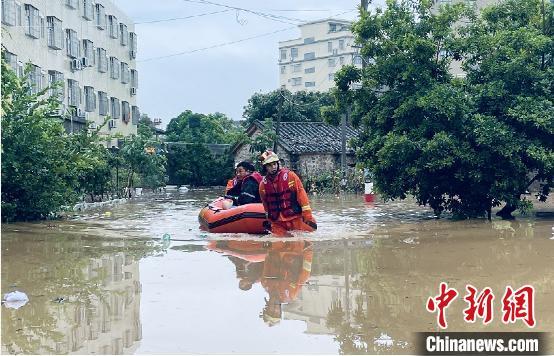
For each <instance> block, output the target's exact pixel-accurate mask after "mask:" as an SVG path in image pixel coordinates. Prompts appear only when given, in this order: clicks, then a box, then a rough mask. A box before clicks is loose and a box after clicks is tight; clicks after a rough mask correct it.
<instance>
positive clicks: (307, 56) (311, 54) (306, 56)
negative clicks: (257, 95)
mask: <svg viewBox="0 0 554 356" xmlns="http://www.w3.org/2000/svg"><path fill="white" fill-rule="evenodd" d="M314 58H315V52H308V53H304V59H314Z"/></svg>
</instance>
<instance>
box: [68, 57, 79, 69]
mask: <svg viewBox="0 0 554 356" xmlns="http://www.w3.org/2000/svg"><path fill="white" fill-rule="evenodd" d="M70 66H71V70H72V71H76V70H81V68H82V67H81V61H80V60H78V59H76V58H75V59H72V60H71V63H70Z"/></svg>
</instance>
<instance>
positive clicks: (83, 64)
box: [81, 57, 90, 68]
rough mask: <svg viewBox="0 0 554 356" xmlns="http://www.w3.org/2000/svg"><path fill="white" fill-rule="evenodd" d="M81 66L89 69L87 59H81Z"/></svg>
mask: <svg viewBox="0 0 554 356" xmlns="http://www.w3.org/2000/svg"><path fill="white" fill-rule="evenodd" d="M81 65H82V67H83V68H84V67H90V61H89V59H88V58H87V57H83V58H81Z"/></svg>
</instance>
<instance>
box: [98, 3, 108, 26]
mask: <svg viewBox="0 0 554 356" xmlns="http://www.w3.org/2000/svg"><path fill="white" fill-rule="evenodd" d="M95 8H96V15H95V19H96V27H98V29H100V30H104V29H106V9H105V8H104V5H102V4H96V5H95Z"/></svg>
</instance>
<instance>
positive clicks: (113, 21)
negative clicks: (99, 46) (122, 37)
mask: <svg viewBox="0 0 554 356" xmlns="http://www.w3.org/2000/svg"><path fill="white" fill-rule="evenodd" d="M108 29H109V33H110V37H111V38H118V37H119V22H117V17H115V16H114V15H108Z"/></svg>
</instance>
